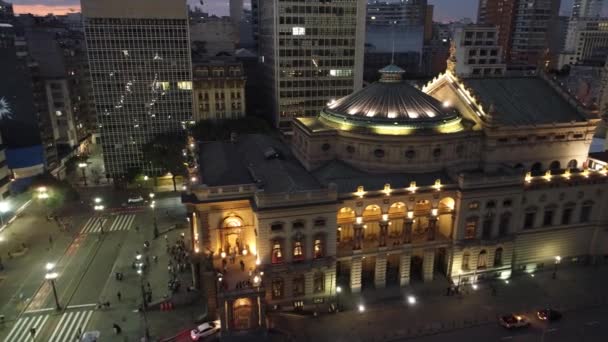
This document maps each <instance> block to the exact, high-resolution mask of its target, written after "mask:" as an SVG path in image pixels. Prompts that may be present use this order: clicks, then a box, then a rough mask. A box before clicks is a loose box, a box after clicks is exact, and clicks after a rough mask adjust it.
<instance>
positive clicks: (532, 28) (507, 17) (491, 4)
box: [477, 0, 561, 70]
mask: <svg viewBox="0 0 608 342" xmlns="http://www.w3.org/2000/svg"><path fill="white" fill-rule="evenodd" d="M560 4H561V0H525V1H524V0H480V1H479V12H478V13H477V23H478V24H490V25H495V26H497V27H498V30H499V37H498V42H499V44H500V46H501V47H502V50H503V55H504V57H505V61H506V62H507V67H508V68H509V69H512V70H533V69H535V68H536V67H538V66H540V65H544V64H545V57H546V55H547V49H548V47H549V44H548V42H549V36H550V33H551V32H552V30H553V25H556V24H557V20H558V15H559V8H560Z"/></svg>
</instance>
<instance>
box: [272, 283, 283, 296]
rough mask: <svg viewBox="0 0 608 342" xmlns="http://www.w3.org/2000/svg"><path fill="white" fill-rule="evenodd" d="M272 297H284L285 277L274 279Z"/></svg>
mask: <svg viewBox="0 0 608 342" xmlns="http://www.w3.org/2000/svg"><path fill="white" fill-rule="evenodd" d="M271 287H272V299H281V298H283V278H274V279H272V285H271Z"/></svg>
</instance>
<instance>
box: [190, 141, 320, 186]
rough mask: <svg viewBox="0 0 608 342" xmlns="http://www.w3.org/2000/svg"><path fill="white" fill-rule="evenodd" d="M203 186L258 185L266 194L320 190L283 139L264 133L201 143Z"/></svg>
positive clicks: (200, 161)
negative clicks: (232, 140)
mask: <svg viewBox="0 0 608 342" xmlns="http://www.w3.org/2000/svg"><path fill="white" fill-rule="evenodd" d="M199 156H200V158H199V164H200V177H201V183H202V184H206V185H208V186H224V185H237V184H251V183H256V184H257V186H258V188H260V189H263V190H264V192H266V193H276V192H292V191H302V190H312V189H319V188H321V185H320V184H319V182H317V180H316V179H315V178H314V177H313V176H312V175H311V174H310V173H308V172H307V171H306V170H305V169H304V167H303V166H302V165H301V164H300V163H299V162H298V161H297V160H296V159H295V157H294V156H293V155H292V154H291V151H290V149H289V148H288V146H286V145H285V144H284V143H283V142H281V141H280V140H278V139H276V138H274V137H270V136H267V135H261V134H249V135H242V136H239V137H238V138H237V139H236V141H235V142H234V143H233V142H230V141H212V142H203V143H200V144H199Z"/></svg>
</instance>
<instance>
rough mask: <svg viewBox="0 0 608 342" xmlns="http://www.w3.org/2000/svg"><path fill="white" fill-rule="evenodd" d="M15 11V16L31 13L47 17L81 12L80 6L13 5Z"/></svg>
mask: <svg viewBox="0 0 608 342" xmlns="http://www.w3.org/2000/svg"><path fill="white" fill-rule="evenodd" d="M13 10H14V11H15V14H27V13H31V14H34V15H39V16H45V15H47V14H49V13H52V14H55V15H62V14H67V13H77V12H80V5H79V4H74V5H71V6H70V5H17V4H13Z"/></svg>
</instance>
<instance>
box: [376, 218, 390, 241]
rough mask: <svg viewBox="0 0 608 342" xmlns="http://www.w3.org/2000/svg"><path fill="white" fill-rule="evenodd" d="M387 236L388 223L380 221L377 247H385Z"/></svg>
mask: <svg viewBox="0 0 608 342" xmlns="http://www.w3.org/2000/svg"><path fill="white" fill-rule="evenodd" d="M387 235H388V221H380V237H379V239H378V247H386V236H387Z"/></svg>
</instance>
